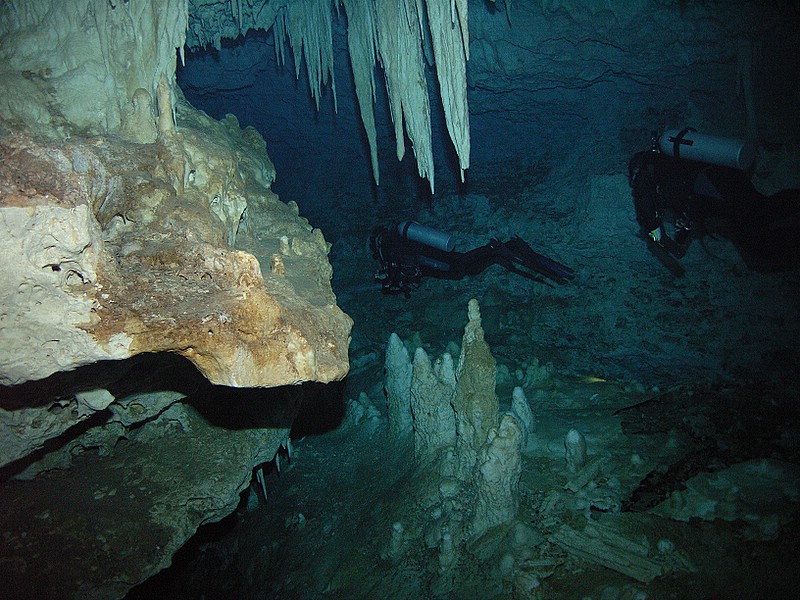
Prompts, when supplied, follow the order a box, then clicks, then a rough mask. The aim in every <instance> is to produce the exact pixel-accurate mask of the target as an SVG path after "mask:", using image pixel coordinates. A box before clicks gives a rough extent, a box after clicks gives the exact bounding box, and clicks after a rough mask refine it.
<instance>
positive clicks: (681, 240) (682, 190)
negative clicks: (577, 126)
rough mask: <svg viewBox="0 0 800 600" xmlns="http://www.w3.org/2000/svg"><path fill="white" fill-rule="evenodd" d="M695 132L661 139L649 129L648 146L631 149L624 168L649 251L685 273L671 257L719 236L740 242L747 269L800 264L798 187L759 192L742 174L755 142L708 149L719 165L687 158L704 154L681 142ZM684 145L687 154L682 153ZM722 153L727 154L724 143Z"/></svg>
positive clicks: (751, 161)
mask: <svg viewBox="0 0 800 600" xmlns="http://www.w3.org/2000/svg"><path fill="white" fill-rule="evenodd" d="M692 131H694V130H691V129H688V128H687V129H685V130H683V131H681V132H679V133H677V134H674V135H670V136H667V134H665V135H664V136H662V137H661V138H660V139H659V138H658V137H657V136H656V135H655V134H654V136H653V141H652V144H651V148H650V150H648V151H646V152H638V153H636V154H635V155H634V156H633V158H631V160H630V163H629V165H628V181H629V183H630V186H631V191H632V194H633V200H634V204H635V207H636V220H637V222H638V223H639V225H640V226H641V232H642V237H644V238H645V239H646V241H647V243H648V248H649V249H650V251H651V252H653V254H655V256H656V257H657V258H658V259H659V260H660V261H661V262H662V263H663V264H665V265H666V266H667V267H668V268H670V270H671V271H672V272H673V273H675V274H682V273H683V268H682V267H681V266H680V265H679V264H678V263H677V260H676V259H680V258H682V257H683V256H684V254H685V253H686V251H687V248H688V246H689V244H690V243H691V241H692V239H693V238H701V237H702V236H704V235H707V234H719V235H721V236H723V237H726V238H728V239H730V240H731V241H732V242H733V243H734V244H735V245H736V246H737V248H738V250H739V252H740V253H741V254H742V257H743V258H744V260H745V262H746V263H747V265H748V266H749V267H750V268H752V269H756V270H785V269H790V268H795V267H797V266H800V190H794V189H792V190H784V191H782V192H778V193H777V194H773V195H772V196H765V195H763V194H761V193H759V192H758V190H756V188H755V187H754V186H753V184H752V182H751V181H750V177H749V175H748V173H747V171H748V170H749V169H750V167H751V166H752V163H753V160H754V158H755V148H754V147H753V148H752V149H750V150H748V148H747V147H746V146H744V145H742V146H741V147H737V146H730V147H734V148H737V154H736V156H735V158H731V157H730V156H727V157H726V156H721V155H722V154H723V151H721V150H718V149H716V148H715V149H714V150H715V151H716V153H717V155H714V152H709V160H715V159H717V158H719V162H722V163H724V164H722V165H718V164H713V163H711V162H707V161H704V160H692V159H691V158H692V157H697V156H703V153H702V150H703V149H702V148H701V149H700V151H699V152H698V150H697V148H691V144H689V145H688V146H686V145H685V142H686V140H685V136H686V135H687V134H689V135H691V134H690V132H692ZM665 136H667V139H665ZM696 137H697V138H698V140H700V141H701V142H702V141H705V139H706V138H703V137H702V136H696ZM706 137H707V138H708V139H711V140H712V141H713V142H719V141H720V140H722V138H711V137H710V136H706ZM723 141H729V142H734V141H735V140H723ZM665 147H666V148H667V150H668V152H664V151H663V150H664V148H665ZM681 147H683V148H684V154H685V155H688V156H685V155H682V154H681V149H680V148H681ZM673 148H674V149H673ZM686 148H688V149H689V151H687V150H686ZM723 150H728V154H730V150H729V148H723ZM731 165H734V166H731ZM737 167H738V168H737Z"/></svg>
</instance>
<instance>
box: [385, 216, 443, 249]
mask: <svg viewBox="0 0 800 600" xmlns="http://www.w3.org/2000/svg"><path fill="white" fill-rule="evenodd" d="M397 233H398V234H399V235H400V237H402V238H403V239H407V240H411V241H412V242H417V243H418V244H422V245H423V246H430V247H431V248H436V249H437V250H442V251H443V252H451V251H452V250H453V248H455V247H456V243H455V241H454V240H453V236H452V235H450V234H449V233H446V232H444V231H439V230H438V229H433V228H432V227H427V226H425V225H420V224H419V223H417V222H416V221H402V222H400V223H398V224H397Z"/></svg>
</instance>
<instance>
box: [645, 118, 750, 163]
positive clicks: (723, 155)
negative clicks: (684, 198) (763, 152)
mask: <svg viewBox="0 0 800 600" xmlns="http://www.w3.org/2000/svg"><path fill="white" fill-rule="evenodd" d="M658 145H659V147H660V148H661V151H662V152H663V153H664V154H667V155H668V156H672V157H674V158H685V159H687V160H696V161H698V162H704V163H708V164H711V165H717V166H718V167H730V168H733V169H739V170H741V171H747V170H748V169H749V168H750V167H751V166H752V164H753V161H754V160H755V158H756V147H755V145H754V144H753V143H752V142H748V141H746V140H739V139H736V138H725V137H718V136H715V135H706V134H703V133H697V131H695V130H694V129H692V128H691V127H686V128H685V129H681V130H678V129H670V130H669V131H665V132H664V133H663V134H662V135H661V137H660V138H659V140H658Z"/></svg>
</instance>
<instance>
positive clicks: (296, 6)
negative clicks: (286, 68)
mask: <svg viewBox="0 0 800 600" xmlns="http://www.w3.org/2000/svg"><path fill="white" fill-rule="evenodd" d="M281 12H283V13H284V25H285V34H286V36H287V37H288V38H289V45H290V46H291V48H292V53H293V54H294V57H295V61H294V62H295V75H296V76H297V77H298V78H299V77H300V64H301V61H300V60H298V59H299V57H300V56H302V57H303V60H304V61H305V63H306V69H307V70H308V81H309V85H310V87H311V96H312V97H313V98H314V103H315V104H316V107H317V110H319V99H320V96H321V95H322V89H323V87H324V86H326V85H327V84H328V78H329V77H330V82H331V91H332V92H333V104H334V109H335V110H337V111H338V105H337V101H336V80H335V78H334V75H333V34H332V33H331V0H306V1H305V2H294V3H292V4H289V5H288V6H286V8H285V9H284V10H283V11H281ZM279 18H280V17H279ZM276 33H277V32H276ZM283 43H284V41H283V38H281V39H278V38H277V37H276V40H275V44H276V45H277V44H283Z"/></svg>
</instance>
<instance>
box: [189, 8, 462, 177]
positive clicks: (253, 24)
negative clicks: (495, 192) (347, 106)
mask: <svg viewBox="0 0 800 600" xmlns="http://www.w3.org/2000/svg"><path fill="white" fill-rule="evenodd" d="M332 4H333V7H335V8H336V9H338V8H339V5H340V4H341V5H342V6H344V11H345V12H346V13H347V20H348V33H347V42H348V49H349V53H350V62H351V65H352V69H353V77H354V80H355V90H356V97H357V100H358V105H359V110H360V113H361V120H362V123H363V125H364V129H365V132H366V135H367V141H368V144H369V151H370V160H371V163H372V172H373V175H374V177H375V182H376V183H378V182H379V180H380V179H379V177H380V174H379V169H378V154H377V141H376V139H377V135H376V126H375V115H374V102H375V66H376V63H377V62H380V65H381V67H382V68H383V70H384V72H385V75H386V86H387V92H388V96H389V106H390V110H391V117H392V121H393V124H394V132H395V139H396V150H397V158H398V160H402V159H403V156H404V155H405V150H406V148H405V138H406V136H408V138H409V140H410V141H411V145H412V149H413V150H414V155H415V156H416V159H417V168H418V171H419V174H420V176H421V177H425V178H428V179H429V181H430V184H431V190H433V187H434V167H433V150H432V142H431V111H430V100H429V97H428V84H427V79H426V62H427V63H428V64H434V63H435V64H436V65H437V75H438V80H439V87H440V90H441V97H442V103H443V106H444V114H445V120H446V123H447V130H448V132H449V134H450V137H451V139H452V140H453V145H454V147H455V149H456V152H457V153H458V156H459V166H460V169H461V177H462V180H463V177H464V170H465V169H467V168H468V167H469V153H470V140H469V112H468V107H467V86H466V62H467V60H468V59H469V32H468V29H467V0H449V1H447V0H294V1H290V0H261V1H259V0H252V1H246V0H227V2H223V3H222V4H221V5H222V6H225V7H226V9H225V10H226V11H229V13H227V14H225V15H224V16H222V17H219V16H218V18H217V25H216V29H218V30H219V31H207V30H206V29H207V28H206V27H201V28H196V29H195V28H193V29H192V33H193V34H194V35H195V36H196V39H195V40H194V43H196V44H200V45H204V44H208V43H212V42H213V43H215V45H218V40H219V38H220V35H222V36H225V37H227V36H229V35H230V33H229V32H230V31H233V32H235V33H234V35H238V34H241V35H244V34H245V33H247V31H248V30H249V29H251V28H258V29H263V30H265V31H266V30H269V29H272V30H273V33H274V36H275V56H276V59H277V60H278V62H279V64H285V60H286V54H285V48H284V44H285V43H286V40H287V39H288V41H289V45H290V48H291V50H292V53H293V54H294V58H295V60H294V63H295V74H296V75H297V77H299V76H300V68H301V66H302V63H303V62H305V64H306V69H307V70H308V76H309V86H310V90H311V95H312V97H313V98H314V102H315V104H316V106H317V108H319V102H320V96H321V94H322V91H323V88H324V86H326V85H327V84H328V81H329V80H330V84H331V90H332V92H333V100H334V108H335V109H337V110H338V106H337V97H336V82H335V79H334V69H333V35H332V24H331V18H332V14H333V7H332ZM204 6H205V7H207V8H205V9H204V11H203V13H202V14H203V15H208V14H209V13H210V11H211V10H212V9H211V4H206V5H204ZM196 18H202V17H200V16H198V17H196ZM211 29H214V27H212V28H211ZM431 46H432V48H431Z"/></svg>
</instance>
